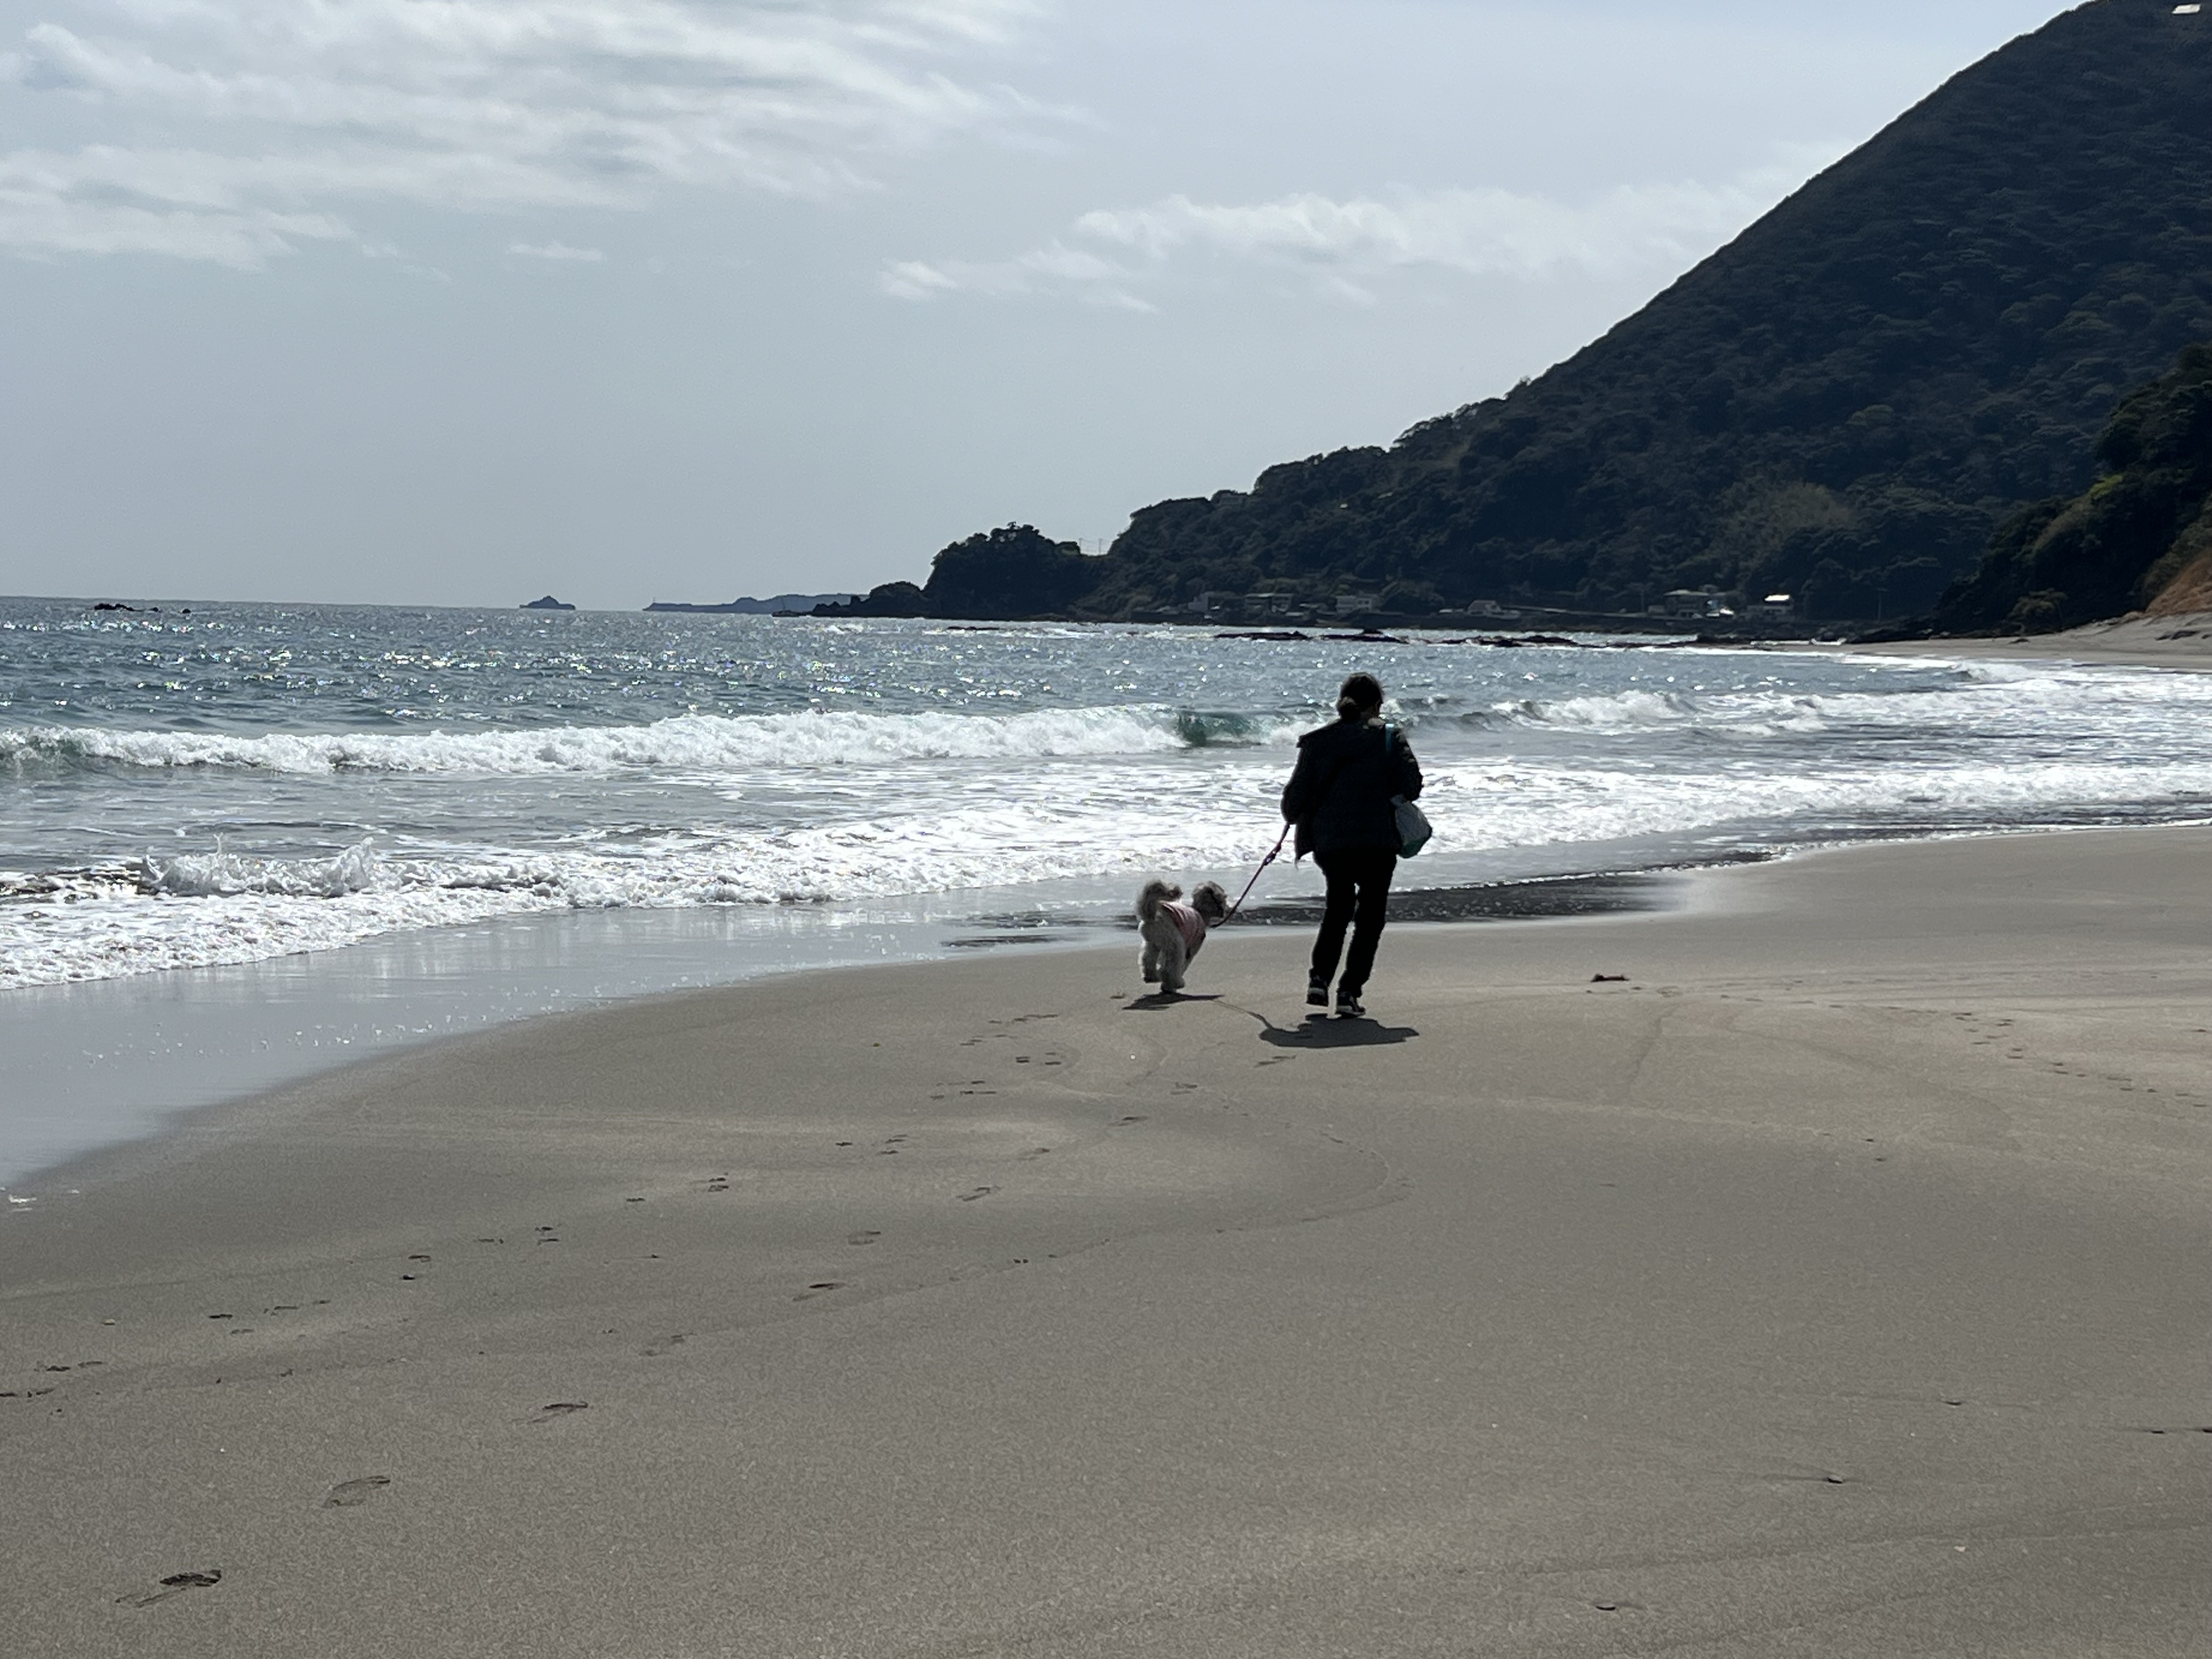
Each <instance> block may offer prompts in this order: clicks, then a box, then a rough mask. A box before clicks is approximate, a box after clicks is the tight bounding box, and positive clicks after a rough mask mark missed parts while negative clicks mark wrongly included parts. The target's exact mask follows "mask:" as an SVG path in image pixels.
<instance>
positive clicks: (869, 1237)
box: [845, 1227, 883, 1244]
mask: <svg viewBox="0 0 2212 1659" xmlns="http://www.w3.org/2000/svg"><path fill="white" fill-rule="evenodd" d="M881 1237H883V1234H882V1233H881V1232H879V1231H877V1230H876V1229H875V1228H873V1227H863V1228H861V1229H860V1231H858V1232H856V1233H847V1234H846V1235H845V1242H846V1243H848V1244H872V1243H875V1242H876V1241H877V1240H878V1239H879V1238H881Z"/></svg>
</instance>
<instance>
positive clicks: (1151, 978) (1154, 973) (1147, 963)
mask: <svg viewBox="0 0 2212 1659" xmlns="http://www.w3.org/2000/svg"><path fill="white" fill-rule="evenodd" d="M1138 966H1139V967H1140V968H1142V969H1144V970H1145V983H1146V984H1147V985H1158V983H1159V982H1160V947H1159V946H1158V945H1155V944H1154V943H1153V942H1152V940H1151V939H1146V941H1145V954H1144V955H1143V956H1142V957H1139V960H1138Z"/></svg>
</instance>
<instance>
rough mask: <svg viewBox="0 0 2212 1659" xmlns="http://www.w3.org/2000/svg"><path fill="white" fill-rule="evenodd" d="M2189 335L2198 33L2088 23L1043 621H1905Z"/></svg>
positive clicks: (2211, 249) (2110, 8)
mask: <svg viewBox="0 0 2212 1659" xmlns="http://www.w3.org/2000/svg"><path fill="white" fill-rule="evenodd" d="M2208 335H2212V14H2200V15H2192V16H2177V15H2174V12H2173V7H2172V4H2171V3H2170V0H2099V3H2094V4H2090V5H2086V6H2082V7H2080V8H2079V9H2075V10H2073V11H2070V12H2068V13H2067V14H2065V15H2063V16H2061V17H2059V18H2057V20H2056V21H2053V22H2051V24H2050V25H2048V26H2047V27H2045V28H2043V29H2042V30H2040V31H2039V32H2038V33H2034V34H2033V35H2029V36H2027V37H2025V38H2023V39H2021V40H2017V41H2015V42H2014V43H2013V44H2012V45H2010V46H2007V47H2006V48H2004V49H2003V50H2002V51H2001V52H1997V53H1996V54H1994V55H1993V56H1991V57H1990V58H1986V59H1984V61H1983V62H1982V63H1980V64H1977V65H1975V66H1974V67H1973V68H1972V69H1970V70H1966V72H1965V73H1964V74H1962V75H1960V76H1958V77H1956V78H1955V79H1954V80H1953V81H1952V82H1950V83H1949V84H1948V85H1947V86H1945V87H1944V88H1942V89H1941V90H1940V91H1938V92H1937V93H1936V94H1934V95H1933V96H1932V97H1930V98H1929V99H1928V100H1926V101H1925V102H1923V104H1921V105H1920V106H1918V107H1917V108H1915V109H1913V110H1911V112H1908V113H1907V114H1905V116H1903V117H1902V118H1899V120H1898V121H1896V122H1895V123H1894V124H1893V125H1891V126H1890V127H1889V128H1888V129H1887V131H1884V132H1882V133H1881V135H1880V136H1878V137H1875V139H1874V140H1873V141H1872V142H1870V143H1868V144H1867V145H1865V146H1864V147H1863V148H1862V149H1859V150H1858V151H1857V152H1856V153H1854V154H1853V155H1850V156H1849V157H1847V158H1846V159H1845V160H1844V161H1841V162H1839V163H1838V164H1837V165H1836V166H1835V167H1832V168H1830V169H1829V170H1828V171H1827V172H1826V173H1822V174H1821V175H1820V177H1819V178H1817V179H1814V180H1813V181H1812V182H1811V183H1809V184H1808V185H1806V186H1805V187H1804V188H1803V189H1802V190H1801V191H1798V192H1797V193H1796V195H1795V196H1793V197H1790V200H1788V201H1787V202H1784V204H1782V205H1781V206H1780V207H1778V208H1777V209H1776V210H1774V211H1773V212H1771V213H1770V214H1769V215H1767V216H1765V218H1764V219H1762V220H1760V221H1759V222H1758V223H1757V224H1755V225H1753V227H1752V228H1750V229H1748V230H1747V231H1746V232H1745V233H1744V234H1742V235H1741V236H1740V237H1739V238H1737V239H1736V240H1735V242H1733V243H1732V244H1730V245H1729V246H1728V247H1726V248H1724V249H1723V250H1722V251H1721V252H1718V253H1717V254H1715V255H1714V256H1713V257H1712V258H1709V259H1707V260H1706V261H1705V262H1704V263H1703V264H1700V265H1699V266H1698V267H1697V268H1696V269H1694V270H1692V271H1690V272H1689V273H1688V274H1687V275H1686V276H1683V277H1682V278H1681V279H1680V281H1679V282H1677V283H1674V285H1673V286H1672V287H1671V288H1669V289H1668V290H1667V291H1666V292H1665V293H1663V294H1662V295H1660V296H1659V297H1658V298H1657V299H1656V300H1654V301H1652V302H1651V303H1650V305H1648V306H1646V307H1644V309H1643V310H1642V311H1640V312H1639V313H1637V314H1636V315H1635V316H1633V317H1632V318H1630V319H1627V320H1626V321H1625V322H1623V323H1621V324H1620V325H1618V326H1617V327H1615V328H1614V329H1613V330H1612V331H1610V332H1609V333H1607V335H1606V336H1605V337H1603V338H1601V339H1600V340H1598V341H1597V342H1595V343H1594V344H1592V345H1590V346H1589V347H1587V348H1586V349H1583V351H1581V352H1580V353H1578V354H1577V355H1576V356H1574V357H1572V358H1571V359H1570V360H1569V361H1568V362H1565V363H1562V364H1560V365H1559V367H1557V368H1554V369H1553V370H1551V371H1550V372H1549V373H1548V374H1544V375H1543V376H1541V378H1539V379H1537V380H1534V381H1531V382H1528V383H1527V384H1525V385H1523V386H1520V387H1519V388H1517V389H1516V390H1515V391H1514V392H1512V393H1511V394H1510V396H1508V397H1504V398H1493V399H1491V400H1488V401H1486V402H1483V403H1479V404H1470V405H1468V406H1467V407H1465V408H1462V409H1461V410H1456V411H1455V412H1454V413H1451V414H1449V415H1445V416H1439V417H1437V419H1434V420H1431V421H1427V422H1423V423H1421V424H1420V425H1419V426H1416V427H1414V428H1413V429H1412V430H1410V431H1408V432H1407V433H1406V434H1405V435H1403V436H1402V437H1401V438H1400V439H1399V440H1398V441H1396V442H1395V443H1394V444H1392V445H1391V446H1390V447H1389V448H1387V449H1383V448H1362V449H1344V450H1339V451H1337V452H1336V453H1334V454H1328V455H1317V456H1314V457H1311V458H1310V459H1305V460H1303V461H1294V462H1291V463H1290V464H1288V465H1282V466H1277V467H1273V468H1270V469H1269V470H1268V471H1266V472H1264V473H1262V474H1261V477H1260V478H1259V480H1258V482H1257V483H1255V485H1254V486H1253V488H1252V489H1250V490H1249V491H1237V490H1225V491H1223V492H1221V493H1219V494H1218V495H1213V496H1211V497H1209V498H1200V499H1192V500H1186V501H1162V502H1158V503H1157V504H1155V505H1153V506H1151V507H1144V508H1142V509H1140V510H1139V511H1138V512H1137V513H1134V514H1133V517H1132V520H1131V522H1130V525H1129V527H1128V529H1127V531H1126V532H1124V533H1123V534H1122V535H1121V538H1119V539H1118V540H1117V541H1116V542H1115V544H1114V546H1113V548H1112V550H1110V552H1109V554H1108V555H1107V556H1106V557H1104V558H1103V559H1100V560H1092V561H1088V562H1086V567H1087V568H1085V571H1084V573H1083V574H1084V575H1085V579H1086V583H1087V591H1085V592H1081V593H1080V594H1079V597H1073V598H1071V599H1067V600H1066V601H1064V602H1063V603H1062V604H1061V605H1058V606H1055V607H1054V609H1056V610H1061V611H1073V612H1074V613H1076V614H1083V615H1091V616H1102V617H1111V616H1126V615H1129V614H1133V613H1139V612H1148V611H1159V610H1164V609H1169V608H1172V607H1175V606H1176V605H1182V604H1185V603H1188V601H1189V600H1190V599H1193V598H1194V596H1195V595H1196V594H1197V593H1199V592H1202V591H1206V590H1212V591H1213V592H1238V593H1241V592H1251V591H1253V590H1255V589H1260V588H1270V589H1278V590H1283V589H1288V590H1294V591H1297V592H1300V593H1302V594H1304V595H1305V596H1307V597H1309V598H1310V599H1327V598H1328V597H1330V596H1332V595H1334V594H1335V593H1339V592H1345V591H1347V590H1359V591H1364V592H1380V593H1383V595H1384V598H1385V601H1386V604H1387V606H1388V608H1390V609H1394V610H1402V611H1419V610H1421V609H1424V608H1427V607H1432V606H1434V605H1437V604H1439V603H1449V604H1452V605H1461V604H1464V603H1465V602H1466V601H1468V600H1469V599H1500V600H1506V601H1513V600H1522V601H1528V600H1534V601H1536V602H1540V603H1553V604H1564V605H1576V606H1580V607H1583V608H1588V609H1601V610H1620V609H1641V608H1642V607H1643V605H1644V603H1645V602H1646V601H1648V600H1650V599H1656V597H1657V595H1658V594H1660V593H1661V592H1664V591H1666V590H1667V589H1669V588H1674V587H1680V586H1701V585H1703V584H1705V583H1707V582H1711V583H1714V584H1716V585H1717V586H1720V587H1722V588H1723V589H1729V590H1741V591H1751V592H1766V591H1768V590H1772V589H1787V590H1790V591H1792V592H1796V593H1798V594H1799V595H1800V596H1801V599H1802V602H1803V604H1804V605H1805V606H1806V609H1807V611H1808V614H1809V615H1811V616H1813V617H1823V618H1861V617H1875V616H1876V615H1878V614H1885V613H1886V614H1887V615H1889V616H1892V617H1896V616H1899V615H1901V614H1905V613H1907V612H1911V611H1926V610H1927V609H1928V608H1929V607H1930V606H1931V605H1933V604H1934V603H1935V602H1936V599H1937V598H1938V596H1939V595H1940V594H1941V593H1942V592H1943V591H1944V589H1945V587H1946V586H1947V585H1948V584H1949V583H1950V582H1951V581H1952V580H1954V578H1957V577H1959V576H1960V575H1962V574H1965V573H1966V572H1968V571H1970V570H1972V568H1973V567H1974V565H1975V562H1976V560H1977V558H1978V556H1979V555H1980V554H1981V552H1982V551H1983V550H1984V547H1985V546H1986V545H1987V544H1988V542H1989V539H1990V534H1991V532H1992V531H1993V530H1994V529H1995V528H1996V526H1998V525H1999V524H2000V523H2002V522H2003V521H2004V520H2007V519H2008V517H2009V516H2010V515H2011V514H2013V513H2015V512H2016V511H2017V510H2018V509H2019V508H2021V507H2022V506H2023V505H2024V504H2026V503H2028V502H2032V501H2042V500H2045V499H2047V498H2051V497H2054V496H2070V495H2073V494H2075V492H2078V491H2079V490H2081V489H2083V488H2084V487H2086V486H2087V484H2088V483H2090V481H2091V480H2092V478H2093V477H2094V476H2095V471H2096V463H2095V446H2096V441H2097V438H2098V435H2099V433H2100V431H2101V430H2102V429H2103V428H2104V426H2105V423H2106V420H2107V419H2108V417H2109V416H2111V414H2112V410H2113V407H2114V405H2115V404H2116V403H2117V402H2118V399H2119V398H2121V397H2122V396H2123V395H2124V393H2125V392H2127V391H2128V390H2129V389H2130V388H2131V387H2133V386H2138V385H2140V384H2142V382H2143V381H2145V380H2148V379H2150V378H2151V377H2152V376H2154V375H2155V374H2158V373H2159V372H2160V370H2161V369H2163V368H2166V366H2167V365H2169V364H2171V363H2172V362H2173V361H2174V359H2175V356H2176V355H2177V354H2178V353H2179V351H2180V349H2182V347H2183V346H2184V345H2185V343H2188V342H2190V341H2191V340H2194V339H2198V338H2202V337H2206V336H2208ZM952 552H953V550H950V549H948V550H947V553H948V555H951V554H952ZM953 562H954V563H955V564H956V565H957V564H961V563H964V562H966V561H965V559H964V557H955V558H954V560H953ZM1067 580H1070V579H1069V578H1068V574H1067V572H1066V571H1065V570H1060V571H1058V572H1057V573H1056V575H1055V582H1054V585H1055V586H1058V587H1063V588H1064V587H1065V586H1066V582H1067ZM996 608H997V609H998V610H1000V611H1001V612H1002V613H1004V612H1009V611H1011V609H1012V607H1009V606H1000V607H996ZM940 614H945V613H944V612H941V611H940Z"/></svg>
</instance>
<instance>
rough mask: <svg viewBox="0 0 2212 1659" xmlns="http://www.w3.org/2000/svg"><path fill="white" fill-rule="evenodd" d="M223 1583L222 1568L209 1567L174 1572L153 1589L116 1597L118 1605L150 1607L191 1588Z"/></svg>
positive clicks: (202, 1587) (135, 1591)
mask: <svg viewBox="0 0 2212 1659" xmlns="http://www.w3.org/2000/svg"><path fill="white" fill-rule="evenodd" d="M220 1583H222V1568H221V1567H209V1568H207V1569H206V1570H205V1571H200V1572H173V1573H171V1574H170V1575H169V1576H168V1577H167V1578H164V1579H163V1580H162V1581H161V1583H158V1584H156V1585H155V1586H154V1588H153V1589H143V1590H132V1591H131V1593H130V1594H129V1595H118V1596H117V1597H116V1598H115V1600H116V1602H117V1604H118V1606H121V1607H152V1606H153V1605H154V1603H155V1602H156V1601H167V1600H168V1599H169V1598H170V1597H171V1596H173V1595H183V1594H184V1593H185V1591H186V1590H189V1589H210V1588H212V1587H213V1586H215V1585H216V1584H220Z"/></svg>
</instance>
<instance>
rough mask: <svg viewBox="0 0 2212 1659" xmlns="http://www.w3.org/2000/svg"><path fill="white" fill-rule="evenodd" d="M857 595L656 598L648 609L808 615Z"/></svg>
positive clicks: (706, 613)
mask: <svg viewBox="0 0 2212 1659" xmlns="http://www.w3.org/2000/svg"><path fill="white" fill-rule="evenodd" d="M853 597H854V596H853V595H852V594H850V593H776V594H772V595H770V596H769V598H767V599H732V600H731V601H730V602H729V603H728V604H727V605H685V604H681V603H678V602H676V601H674V600H668V599H655V600H654V601H653V603H652V604H651V605H647V606H646V607H645V608H646V609H647V611H677V612H680V613H682V614H684V615H689V616H705V617H804V616H808V615H811V613H812V612H813V611H814V609H815V607H816V606H817V605H842V604H844V603H846V602H847V601H848V600H850V599H852V598H853Z"/></svg>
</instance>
